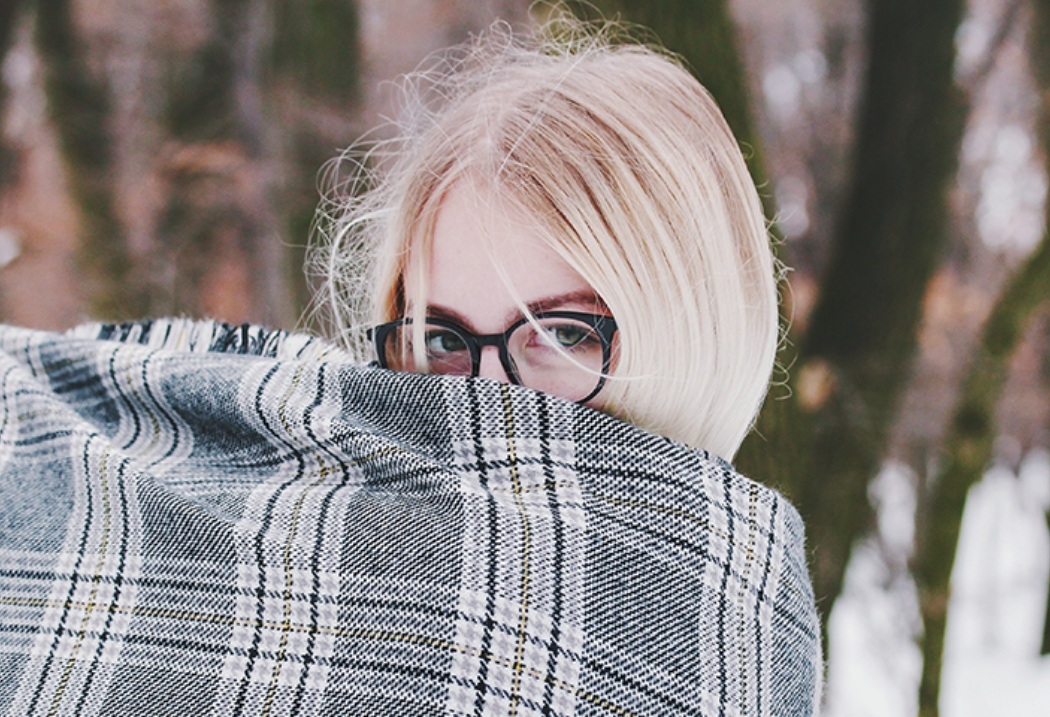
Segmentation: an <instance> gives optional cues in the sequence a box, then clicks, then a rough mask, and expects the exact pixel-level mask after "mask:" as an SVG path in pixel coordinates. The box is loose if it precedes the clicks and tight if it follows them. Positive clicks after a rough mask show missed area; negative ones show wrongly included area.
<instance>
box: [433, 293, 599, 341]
mask: <svg viewBox="0 0 1050 717" xmlns="http://www.w3.org/2000/svg"><path fill="white" fill-rule="evenodd" d="M567 304H584V305H590V306H593V307H594V308H595V309H597V310H599V311H607V308H606V306H605V302H604V301H602V300H601V299H600V298H599V297H598V295H597V294H596V293H595V292H594V290H593V289H580V290H578V291H570V292H568V293H565V294H557V295H555V296H547V297H544V298H542V299H536V300H535V301H530V302H528V303H527V304H525V308H526V309H528V310H529V313H531V314H541V313H543V312H544V311H554V310H556V309H558V308H560V307H562V306H566V305H567ZM427 316H429V317H430V318H433V319H444V320H445V321H451V322H453V323H455V324H459V325H460V326H462V327H463V328H465V329H468V330H470V331H474V325H473V324H472V322H471V321H470V320H469V319H467V317H466V316H464V315H463V314H461V313H459V312H458V311H456V310H454V309H450V308H448V307H446V306H441V305H440V304H428V305H427ZM520 318H522V313H521V312H520V311H517V310H515V311H512V312H511V313H509V314H507V317H506V319H505V323H506V325H507V326H509V325H511V324H513V323H514V322H515V321H517V320H518V319H520Z"/></svg>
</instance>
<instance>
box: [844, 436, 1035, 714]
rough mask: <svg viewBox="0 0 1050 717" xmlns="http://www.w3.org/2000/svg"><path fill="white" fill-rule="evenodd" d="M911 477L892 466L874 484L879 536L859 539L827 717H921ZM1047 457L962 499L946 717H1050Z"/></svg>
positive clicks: (991, 476)
mask: <svg viewBox="0 0 1050 717" xmlns="http://www.w3.org/2000/svg"><path fill="white" fill-rule="evenodd" d="M914 482H915V481H914V478H913V476H912V475H910V474H909V472H908V469H907V468H905V467H903V466H901V465H898V464H888V465H887V466H886V467H885V468H884V469H883V471H882V473H881V474H880V475H879V476H878V478H877V479H876V481H875V482H874V484H873V486H872V491H871V498H872V502H873V503H874V505H875V506H876V508H877V509H878V514H879V521H878V531H877V534H876V535H873V536H871V537H869V538H868V539H866V540H865V541H864V542H863V543H861V544H860V545H858V546H857V549H856V550H855V551H854V556H853V559H852V560H851V561H850V565H849V568H848V570H847V574H846V582H845V586H844V590H843V594H842V596H841V597H840V598H839V600H838V602H837V603H836V604H835V609H834V611H833V613H832V615H831V621H830V628H829V629H830V633H831V637H830V640H831V646H830V650H829V653H830V654H829V655H828V684H827V688H826V698H827V704H826V707H825V710H824V715H825V717H913V716H914V715H916V714H917V712H918V705H917V693H918V685H919V673H920V670H921V656H920V653H919V649H918V647H917V646H916V643H915V637H916V636H917V635H918V634H920V633H921V630H922V623H921V621H920V619H919V612H918V600H917V596H916V592H915V586H914V583H913V582H912V581H911V579H910V577H909V576H908V573H907V560H908V557H909V555H910V550H911V543H912V535H913V532H914V531H913V528H912V526H913V515H914V511H915V500H914V492H913V486H914ZM1047 507H1050V453H1047V452H1045V451H1033V452H1032V453H1030V454H1029V455H1028V456H1027V458H1026V459H1025V461H1024V462H1023V463H1022V465H1021V467H1020V469H1019V470H1018V471H1017V473H1014V472H1012V471H1010V470H1008V469H1005V468H1001V467H997V468H993V469H992V470H990V471H989V472H988V473H987V474H986V475H985V477H984V479H983V480H982V481H981V482H980V483H979V484H978V485H976V486H974V487H973V488H972V489H971V491H970V495H969V497H968V499H967V503H966V512H965V514H964V516H963V524H962V534H961V536H960V539H959V548H958V553H957V555H956V564H955V570H954V572H953V573H952V599H951V604H950V607H949V617H948V634H947V637H946V644H945V667H944V673H943V675H942V694H941V714H942V715H943V717H999V716H1000V715H1009V716H1010V717H1028V716H1031V717H1045V716H1046V715H1050V656H1048V657H1040V656H1039V643H1040V640H1041V638H1042V630H1043V618H1044V615H1045V611H1046V596H1047V582H1048V577H1050V576H1048V573H1050V534H1048V532H1047V523H1046V518H1045V517H1044V516H1045V511H1046V509H1047Z"/></svg>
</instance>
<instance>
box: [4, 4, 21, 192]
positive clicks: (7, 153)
mask: <svg viewBox="0 0 1050 717" xmlns="http://www.w3.org/2000/svg"><path fill="white" fill-rule="evenodd" d="M21 8H22V1H21V0H4V2H3V3H0V62H2V61H3V59H4V58H6V57H7V51H8V50H10V49H11V43H12V40H13V38H14V34H15V25H16V24H17V22H18V19H19V10H21ZM6 104H7V86H6V83H4V82H0V118H2V117H3V116H4V107H5V106H6ZM15 172H16V164H15V153H14V152H13V151H11V148H10V147H8V146H7V143H6V142H5V141H4V138H3V135H2V134H0V191H3V189H4V188H5V187H7V186H8V185H10V184H13V183H14V179H15Z"/></svg>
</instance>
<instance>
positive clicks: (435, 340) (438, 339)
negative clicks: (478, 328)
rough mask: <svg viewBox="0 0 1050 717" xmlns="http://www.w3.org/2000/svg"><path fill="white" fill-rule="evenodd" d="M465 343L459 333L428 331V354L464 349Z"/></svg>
mask: <svg viewBox="0 0 1050 717" xmlns="http://www.w3.org/2000/svg"><path fill="white" fill-rule="evenodd" d="M466 350H467V344H466V342H465V341H464V340H463V337H461V336H460V335H459V334H457V333H456V332H454V331H428V332H427V353H429V354H430V355H432V356H433V355H438V354H450V353H456V352H459V351H466Z"/></svg>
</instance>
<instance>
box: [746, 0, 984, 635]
mask: <svg viewBox="0 0 1050 717" xmlns="http://www.w3.org/2000/svg"><path fill="white" fill-rule="evenodd" d="M868 9H869V18H870V19H869V26H868V33H869V40H868V48H869V64H868V72H867V79H866V83H865V88H864V92H863V104H862V108H861V112H860V114H859V118H858V121H859V131H858V133H857V145H856V149H855V153H854V159H853V169H852V172H851V177H852V186H851V188H850V190H849V193H848V195H847V200H846V206H845V207H844V211H843V213H842V218H841V220H840V222H839V225H838V229H837V231H836V237H835V240H834V245H833V248H832V256H831V259H830V261H829V263H828V266H827V270H826V273H825V275H824V277H823V281H822V284H821V293H820V297H819V299H818V302H817V305H816V307H815V309H814V311H813V314H812V317H811V319H810V325H809V330H808V334H807V335H806V336H805V337H803V338H802V339H800V340H799V343H800V345H801V350H800V351H799V359H798V361H796V362H794V369H793V372H792V373H793V375H792V378H791V387H792V389H793V398H792V399H791V400H783V401H768V402H767V406H766V407H765V409H764V410H763V414H762V416H761V417H760V420H759V423H758V427H757V428H758V430H757V431H756V436H755V437H753V438H751V439H749V441H748V442H747V443H745V447H744V448H745V450H744V452H743V453H742V455H741V460H740V463H741V465H742V466H746V469H747V470H748V471H749V472H750V474H752V475H754V476H755V477H757V478H759V479H761V480H764V481H765V482H767V483H770V484H772V485H775V486H777V487H779V488H780V489H781V490H783V491H785V492H786V493H787V494H788V495H789V496H790V497H791V498H792V500H793V501H794V502H795V505H796V506H797V507H798V509H799V511H800V512H801V513H802V516H803V518H804V520H805V521H806V524H807V530H808V538H809V541H810V545H811V546H812V547H811V554H812V569H813V578H814V589H815V591H816V595H817V600H818V604H819V605H820V607H821V610H822V614H823V616H824V620H825V628H826V620H827V617H828V616H829V615H830V612H831V608H832V606H833V604H834V601H835V599H836V598H837V597H838V595H839V593H840V592H841V589H842V580H843V576H844V574H845V568H846V563H847V561H848V560H849V556H850V551H851V549H852V546H853V544H854V542H855V541H856V540H857V539H858V538H859V537H860V536H861V535H863V534H864V532H865V531H866V530H868V529H869V527H870V524H871V518H872V515H871V507H870V505H869V503H868V498H867V486H868V482H869V480H870V479H871V477H872V476H873V475H874V474H875V473H876V471H877V470H878V466H879V462H880V460H881V458H882V456H883V454H884V450H885V446H886V442H887V438H888V432H889V427H890V425H891V422H892V420H893V418H894V416H895V412H896V408H897V402H898V398H899V396H900V394H901V391H902V389H903V387H904V384H905V381H906V379H907V376H908V370H909V365H910V362H911V359H912V356H913V354H914V352H915V345H916V334H917V330H918V325H919V320H920V318H921V308H922V299H923V295H924V293H925V290H926V285H927V283H928V281H929V279H930V277H931V276H932V274H933V270H934V268H935V265H936V262H937V259H938V257H939V255H940V253H941V249H942V246H943V245H944V242H945V224H946V219H947V216H948V206H947V196H946V195H947V191H948V188H949V186H950V184H951V182H952V180H953V178H954V174H955V169H956V161H957V156H958V153H959V149H960V144H961V140H962V133H963V127H964V122H965V116H966V110H967V107H966V103H965V101H964V99H963V96H962V93H961V92H960V91H959V90H958V88H956V87H955V86H954V84H953V68H954V59H955V42H954V39H955V33H956V30H957V28H958V25H959V22H960V19H961V16H962V10H963V3H962V1H961V0H871V1H870V2H869V5H868ZM782 360H783V359H782ZM785 363H786V364H787V365H791V363H790V362H788V361H785Z"/></svg>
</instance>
